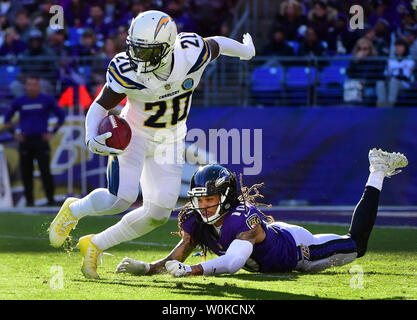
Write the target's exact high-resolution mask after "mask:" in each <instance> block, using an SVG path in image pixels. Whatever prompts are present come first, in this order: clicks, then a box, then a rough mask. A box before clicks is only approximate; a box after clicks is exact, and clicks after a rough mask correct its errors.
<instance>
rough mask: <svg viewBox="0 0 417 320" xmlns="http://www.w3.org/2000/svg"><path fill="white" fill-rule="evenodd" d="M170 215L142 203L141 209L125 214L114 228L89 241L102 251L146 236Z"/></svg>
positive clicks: (164, 210) (153, 206) (168, 210)
mask: <svg viewBox="0 0 417 320" xmlns="http://www.w3.org/2000/svg"><path fill="white" fill-rule="evenodd" d="M170 213H171V210H170V209H166V208H162V207H159V206H156V205H154V204H152V203H149V202H144V203H143V206H142V207H140V208H137V209H135V210H132V211H130V212H129V213H127V214H125V215H124V216H123V218H122V219H121V220H120V221H119V222H118V223H116V224H115V225H114V226H111V227H110V228H108V229H106V230H104V231H103V232H101V233H98V234H96V235H94V236H93V237H92V238H91V241H92V242H93V243H94V244H95V245H96V246H97V247H98V248H99V249H100V250H103V251H104V250H106V249H108V248H111V247H114V246H116V245H118V244H120V243H122V242H126V241H131V240H133V239H136V238H138V237H141V236H143V235H145V234H147V233H148V232H150V231H152V230H153V229H155V228H157V227H158V226H160V225H162V224H164V223H165V222H166V221H168V218H169V215H170Z"/></svg>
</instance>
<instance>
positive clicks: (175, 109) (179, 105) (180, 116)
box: [143, 91, 193, 128]
mask: <svg viewBox="0 0 417 320" xmlns="http://www.w3.org/2000/svg"><path fill="white" fill-rule="evenodd" d="M192 93H193V92H192V91H188V92H185V93H184V94H181V95H179V96H176V97H175V98H173V99H172V100H171V103H172V105H171V106H172V116H171V122H170V124H171V126H175V125H177V123H178V122H180V121H182V120H184V119H186V118H187V116H188V105H189V104H190V97H191V94H192ZM155 107H157V108H158V109H157V111H156V113H155V114H154V115H152V116H150V117H149V118H148V119H147V120H145V122H144V123H143V125H144V126H146V127H151V128H166V126H167V123H166V122H159V121H158V120H159V119H160V118H161V117H163V116H164V115H165V113H166V111H167V109H168V104H167V101H158V102H148V103H145V111H151V110H153V109H154V108H155Z"/></svg>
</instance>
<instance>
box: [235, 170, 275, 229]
mask: <svg viewBox="0 0 417 320" xmlns="http://www.w3.org/2000/svg"><path fill="white" fill-rule="evenodd" d="M239 183H240V193H241V194H240V196H239V197H238V200H239V201H241V202H243V203H244V205H245V210H246V211H247V208H246V203H250V204H251V205H253V206H255V207H256V208H257V209H258V210H259V212H260V213H261V214H262V215H263V217H264V219H265V222H266V223H272V222H274V221H275V220H274V218H273V217H272V216H269V215H266V214H265V213H263V212H262V211H261V210H260V209H259V207H267V208H270V207H271V206H272V205H271V204H265V203H260V202H257V201H256V199H257V198H264V196H263V195H262V194H261V193H260V192H259V188H261V187H263V186H264V185H265V183H264V182H261V183H255V184H254V185H252V187H250V188H248V187H245V186H244V185H243V176H242V174H240V175H239ZM252 191H253V192H255V193H254V194H251V192H252Z"/></svg>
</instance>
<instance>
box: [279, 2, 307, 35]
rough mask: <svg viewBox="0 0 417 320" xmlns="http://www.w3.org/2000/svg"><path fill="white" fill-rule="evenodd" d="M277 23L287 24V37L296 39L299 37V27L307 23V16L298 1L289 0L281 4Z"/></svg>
mask: <svg viewBox="0 0 417 320" xmlns="http://www.w3.org/2000/svg"><path fill="white" fill-rule="evenodd" d="M275 24H278V25H281V26H285V33H286V39H287V40H289V41H294V40H297V39H298V29H299V28H300V27H301V26H303V25H306V24H307V17H306V16H305V15H304V12H303V7H302V6H301V5H300V3H299V2H298V1H296V0H287V1H284V2H283V3H282V4H281V6H280V10H279V13H278V14H277V16H276V17H275Z"/></svg>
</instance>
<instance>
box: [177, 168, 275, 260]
mask: <svg viewBox="0 0 417 320" xmlns="http://www.w3.org/2000/svg"><path fill="white" fill-rule="evenodd" d="M239 183H240V196H239V197H238V201H239V202H243V203H244V205H245V210H246V211H247V208H246V203H250V204H251V205H253V206H255V207H256V208H257V209H258V210H259V212H260V213H261V214H262V215H263V217H264V219H265V222H266V223H272V222H274V218H273V217H272V216H269V215H266V214H265V213H263V212H262V211H261V210H260V209H259V207H261V206H264V207H267V208H270V207H271V206H272V205H271V204H265V203H260V202H257V201H256V199H257V198H264V196H263V195H262V194H261V193H260V192H259V188H261V187H263V186H264V185H265V183H263V182H261V183H256V184H254V185H252V186H251V187H250V188H248V187H245V186H243V178H242V174H240V176H239ZM252 192H255V193H254V194H251V193H252ZM174 211H179V213H178V231H176V232H171V235H175V236H179V237H180V238H181V237H182V236H181V232H182V225H183V223H184V222H185V221H186V220H187V219H188V218H189V217H190V216H191V215H193V206H192V204H191V202H187V203H186V204H185V205H183V206H182V207H179V208H175V209H174ZM198 246H199V247H200V249H201V251H200V255H201V257H202V260H203V261H205V260H206V257H207V252H211V250H210V249H209V248H208V247H207V246H205V245H203V244H199V245H198Z"/></svg>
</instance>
